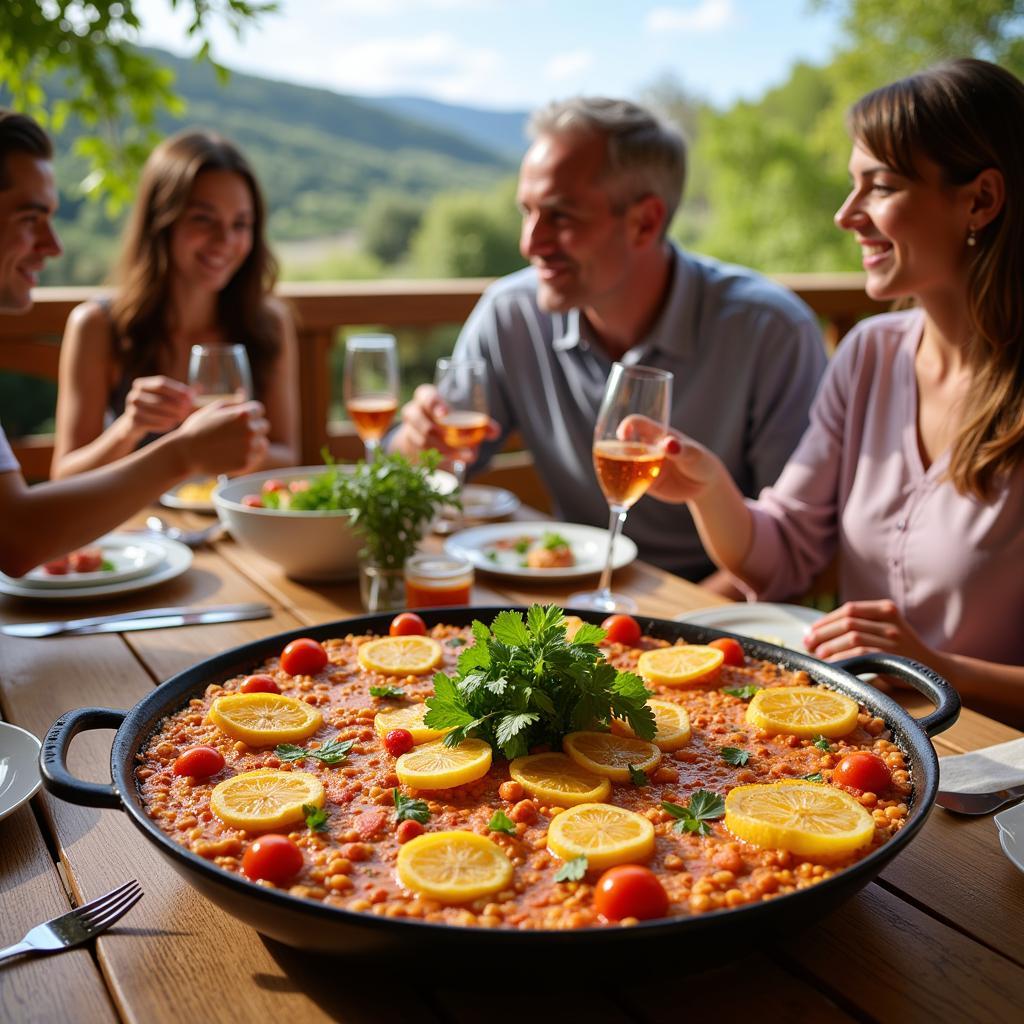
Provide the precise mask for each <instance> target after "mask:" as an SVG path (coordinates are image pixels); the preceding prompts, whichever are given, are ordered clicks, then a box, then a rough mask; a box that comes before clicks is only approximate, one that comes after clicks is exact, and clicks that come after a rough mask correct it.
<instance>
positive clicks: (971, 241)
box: [967, 228, 978, 249]
mask: <svg viewBox="0 0 1024 1024" xmlns="http://www.w3.org/2000/svg"><path fill="white" fill-rule="evenodd" d="M967 244H968V245H969V246H970V247H971V248H972V249H973V248H974V247H975V246H976V245H977V244H978V236H977V235H976V234H975V232H974V228H971V229H970V230H969V231H968V232H967Z"/></svg>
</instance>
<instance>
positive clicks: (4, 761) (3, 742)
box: [0, 722, 43, 818]
mask: <svg viewBox="0 0 1024 1024" xmlns="http://www.w3.org/2000/svg"><path fill="white" fill-rule="evenodd" d="M42 782H43V779H42V776H41V775H40V774H39V740H37V739H36V738H35V736H33V735H32V733H30V732H26V731H25V730H24V729H19V728H18V727H17V726H16V725H9V724H8V723H7V722H0V818H6V817H7V815H8V814H10V813H11V811H14V810H17V808H19V807H20V806H21V805H22V804H23V803H24V802H25V801H26V800H30V799H31V798H32V797H33V796H34V795H35V792H36V790H37V789H39V787H40V786H41V785H42Z"/></svg>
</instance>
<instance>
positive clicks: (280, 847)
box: [242, 832, 302, 885]
mask: <svg viewBox="0 0 1024 1024" xmlns="http://www.w3.org/2000/svg"><path fill="white" fill-rule="evenodd" d="M242 870H243V871H244V872H245V876H246V878H251V879H252V880H253V881H254V882H256V881H259V880H260V879H262V880H263V881H266V882H273V883H274V885H281V883H282V882H287V881H288V879H289V878H291V877H293V876H294V875H297V874H298V873H299V872H300V871H301V870H302V851H301V850H300V849H299V848H298V846H296V845H295V843H293V842H292V841H291V840H290V839H289V838H288V837H287V836H279V835H275V834H274V833H272V832H271V833H268V834H267V835H265V836H260V837H259V839H257V840H256V842H255V843H253V844H252V846H250V847H249V849H248V850H246V851H245V854H244V855H243V857H242Z"/></svg>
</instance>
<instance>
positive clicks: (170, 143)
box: [110, 131, 279, 396]
mask: <svg viewBox="0 0 1024 1024" xmlns="http://www.w3.org/2000/svg"><path fill="white" fill-rule="evenodd" d="M209 170H223V171H232V172H234V173H235V174H238V175H239V176H240V177H242V178H243V179H244V180H245V182H246V184H247V185H248V186H249V191H250V193H251V195H252V206H253V226H252V249H251V250H250V251H249V255H248V256H247V257H246V259H245V262H244V263H242V265H241V266H240V267H239V268H238V270H237V271H236V272H235V274H234V276H233V277H232V278H231V280H230V281H229V282H228V283H227V285H225V287H224V288H223V289H222V290H221V292H220V294H219V295H218V296H217V320H218V325H219V326H220V327H221V328H222V330H223V331H224V334H225V335H226V336H227V338H228V340H230V341H231V342H233V343H236V344H241V345H244V346H245V348H246V350H247V352H248V355H249V362H250V364H251V365H252V375H253V387H254V389H255V391H256V395H257V396H260V395H262V394H264V392H265V385H266V383H267V377H268V375H269V372H270V366H271V364H272V362H273V360H274V357H275V356H276V354H277V349H278V346H279V341H278V334H277V331H276V330H275V322H274V316H273V314H272V312H271V310H270V306H269V303H268V299H269V296H270V292H271V291H272V289H273V287H274V283H275V281H276V280H277V262H276V260H275V259H274V257H273V254H272V253H271V252H270V249H269V248H268V247H267V242H266V237H265V228H266V207H265V204H264V201H263V194H262V192H261V191H260V186H259V183H258V182H257V180H256V175H255V174H253V172H252V169H251V168H250V166H249V163H248V161H247V160H246V159H245V157H244V156H243V155H242V154H241V152H239V150H238V149H237V148H236V147H235V146H234V145H233V144H232V143H231V142H229V141H228V140H227V139H225V138H223V137H222V136H220V135H216V134H214V133H213V132H205V131H189V132H182V133H180V134H178V135H174V136H171V138H169V139H165V140H164V141H163V142H162V143H160V145H159V146H157V147H156V149H154V150H153V152H152V153H151V154H150V156H149V159H148V160H147V161H146V166H145V167H144V168H143V170H142V181H141V183H140V185H139V194H138V197H137V199H136V201H135V206H134V208H133V209H132V213H131V216H130V218H129V220H128V226H127V228H126V229H125V233H124V237H123V239H122V242H121V256H120V260H119V262H118V267H117V270H116V272H115V275H114V283H115V285H116V288H117V291H116V293H115V295H114V298H113V300H112V301H111V304H110V314H111V317H112V319H113V322H114V327H115V334H116V338H117V342H118V344H119V346H120V353H119V354H120V356H121V359H122V361H123V366H124V372H125V375H126V376H128V377H129V378H131V377H137V376H139V375H140V374H146V373H154V372H156V369H157V365H158V357H159V352H160V348H161V346H166V345H167V343H168V331H169V327H170V325H169V323H168V320H167V314H168V296H169V289H170V276H169V273H170V234H171V228H172V227H173V226H174V224H175V222H176V221H177V220H178V218H179V217H180V216H181V214H182V213H183V212H184V210H185V206H186V204H187V203H188V198H189V195H190V194H191V192H192V186H193V184H194V183H195V180H196V178H198V177H199V175H200V174H202V172H203V171H209Z"/></svg>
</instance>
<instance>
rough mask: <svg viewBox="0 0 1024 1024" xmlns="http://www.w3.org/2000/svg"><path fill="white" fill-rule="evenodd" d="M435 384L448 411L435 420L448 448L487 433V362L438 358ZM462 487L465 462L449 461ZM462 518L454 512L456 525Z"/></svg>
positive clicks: (464, 445)
mask: <svg viewBox="0 0 1024 1024" xmlns="http://www.w3.org/2000/svg"><path fill="white" fill-rule="evenodd" d="M434 386H435V387H436V388H437V393H438V396H439V397H440V398H441V399H442V401H443V402H444V403H445V405H447V406H448V411H447V412H446V413H445V415H444V416H442V417H441V419H440V420H438V426H439V427H440V428H441V437H442V438H443V439H444V443H445V444H446V445H448V446H449V447H450V448H472V447H475V446H476V445H478V444H480V442H481V441H483V440H484V438H486V437H487V430H488V427H489V426H490V417H489V416H488V415H487V364H486V363H485V362H484V361H483V360H482V359H438V361H437V369H436V371H435V373H434ZM452 470H453V472H454V473H455V479H456V480H457V481H458V484H459V490H460V491H461V490H462V488H463V485H464V484H465V482H466V463H465V462H463V461H462V460H461V459H455V460H453V461H452ZM461 522H462V516H461V514H458V513H457V518H456V521H455V526H458V525H460V524H461Z"/></svg>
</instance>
